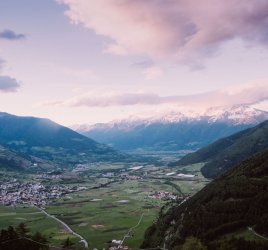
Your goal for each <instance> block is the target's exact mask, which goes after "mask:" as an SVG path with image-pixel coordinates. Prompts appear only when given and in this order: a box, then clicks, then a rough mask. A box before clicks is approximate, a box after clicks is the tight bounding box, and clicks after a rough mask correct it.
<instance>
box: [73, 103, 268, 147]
mask: <svg viewBox="0 0 268 250" xmlns="http://www.w3.org/2000/svg"><path fill="white" fill-rule="evenodd" d="M265 119H268V112H266V111H261V110H258V109H255V108H252V107H250V106H246V105H236V106H232V107H228V108H226V107H220V108H219V107H218V108H210V109H209V110H207V111H206V112H203V113H201V114H197V113H194V112H192V113H188V114H183V113H180V112H177V113H176V112H175V113H170V114H166V115H165V116H162V117H153V118H150V119H137V118H135V117H132V118H130V119H124V120H121V121H113V122H111V123H106V124H103V123H98V124H95V125H89V126H87V125H81V126H73V128H75V129H76V130H77V131H78V132H80V133H82V134H84V135H86V136H88V137H91V138H93V139H95V140H97V141H100V142H102V143H106V144H108V145H111V146H113V147H115V148H116V149H119V150H135V149H140V148H141V149H148V150H174V151H175V150H184V149H186V150H188V149H190V150H197V149H199V148H201V147H204V146H206V145H208V144H210V143H211V142H213V141H215V140H217V139H219V138H223V137H226V136H228V135H231V134H233V133H236V132H238V131H241V130H243V129H246V128H249V127H252V126H254V125H256V124H258V123H260V122H262V121H264V120H265Z"/></svg>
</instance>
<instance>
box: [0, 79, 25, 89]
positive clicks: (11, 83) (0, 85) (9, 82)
mask: <svg viewBox="0 0 268 250" xmlns="http://www.w3.org/2000/svg"><path fill="white" fill-rule="evenodd" d="M19 87H20V85H19V83H18V82H17V80H16V79H14V78H12V77H9V76H0V92H14V91H17V89H18V88H19Z"/></svg>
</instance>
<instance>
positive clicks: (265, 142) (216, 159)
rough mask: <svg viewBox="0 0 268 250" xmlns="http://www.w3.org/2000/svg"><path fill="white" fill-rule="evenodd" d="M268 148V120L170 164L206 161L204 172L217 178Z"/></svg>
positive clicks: (183, 164) (178, 164)
mask: <svg viewBox="0 0 268 250" xmlns="http://www.w3.org/2000/svg"><path fill="white" fill-rule="evenodd" d="M266 148H268V121H265V122H263V123H261V124H259V125H257V126H255V127H253V128H249V129H246V130H243V131H241V132H239V133H236V134H234V135H231V136H229V137H226V138H222V139H220V140H218V141H216V142H214V143H212V144H211V145H209V146H207V147H204V148H202V149H200V150H198V151H196V152H194V153H191V154H188V155H186V156H184V157H183V158H182V159H180V160H179V161H177V162H175V163H172V164H170V165H171V166H185V165H189V164H194V163H199V162H205V163H206V164H205V165H204V166H203V168H202V170H201V171H202V174H203V175H204V176H205V177H207V178H215V177H217V176H220V175H221V174H223V173H225V172H226V171H227V170H228V169H230V168H231V167H232V166H234V165H235V164H238V163H239V162H241V161H242V160H245V159H247V158H248V157H250V156H252V155H253V154H255V153H257V152H260V151H262V150H264V149H266Z"/></svg>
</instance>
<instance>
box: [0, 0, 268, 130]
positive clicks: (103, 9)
mask: <svg viewBox="0 0 268 250" xmlns="http://www.w3.org/2000/svg"><path fill="white" fill-rule="evenodd" d="M267 44H268V1H266V0H255V1H252V0H225V1H223V0H202V5H201V4H200V1H196V0H147V1H144V0H96V1H95V0H42V1H36V0H8V1H6V0H0V111H1V112H8V113H12V114H15V115H23V116H37V117H46V118H50V119H52V120H54V121H56V122H58V123H61V124H63V125H66V126H71V125H74V124H93V123H98V122H108V121H111V120H117V119H123V118H127V117H147V116H154V115H159V114H165V113H168V112H170V111H186V110H189V109H191V110H204V109H206V108H209V107H214V106H229V105H236V104H248V105H253V106H254V107H257V108H260V109H263V110H267V111H268V101H267V100H268V71H267V69H268V47H267Z"/></svg>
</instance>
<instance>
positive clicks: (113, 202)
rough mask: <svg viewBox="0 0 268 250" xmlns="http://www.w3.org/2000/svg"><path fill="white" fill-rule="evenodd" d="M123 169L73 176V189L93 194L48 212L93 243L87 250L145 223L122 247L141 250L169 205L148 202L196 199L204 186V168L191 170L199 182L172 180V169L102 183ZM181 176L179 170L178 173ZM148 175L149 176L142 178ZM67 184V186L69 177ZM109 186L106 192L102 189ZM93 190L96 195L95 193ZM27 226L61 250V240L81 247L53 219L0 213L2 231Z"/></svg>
mask: <svg viewBox="0 0 268 250" xmlns="http://www.w3.org/2000/svg"><path fill="white" fill-rule="evenodd" d="M121 168H122V165H116V166H110V169H108V166H103V167H102V168H101V169H99V170H98V171H96V170H92V171H88V172H85V173H83V174H79V176H77V177H75V176H76V175H70V176H69V177H72V178H71V179H72V185H74V184H75V181H77V184H76V185H77V186H81V185H82V186H85V187H88V188H90V189H88V190H86V191H80V192H75V193H71V194H68V195H66V196H63V197H62V198H60V199H58V200H55V201H54V202H53V203H52V204H51V205H49V206H47V207H46V211H47V212H48V213H49V214H51V215H54V216H56V217H57V218H58V219H60V220H62V221H63V222H65V223H66V224H67V225H69V226H70V227H71V229H72V230H73V231H75V232H76V233H78V234H80V235H81V236H83V237H84V238H85V239H86V240H87V241H88V243H89V248H91V249H92V248H98V249H102V248H106V247H107V246H108V242H110V241H111V240H113V239H116V240H122V239H123V237H124V235H125V234H126V233H127V232H128V230H129V229H130V228H131V227H133V226H135V225H136V224H137V223H138V221H139V220H140V218H141V216H142V215H143V217H142V221H141V223H140V224H139V226H138V227H137V228H135V230H134V231H133V234H132V235H131V236H132V237H128V238H126V240H125V242H124V244H126V245H128V246H129V247H131V248H138V247H139V246H140V244H141V243H142V241H143V236H144V232H145V230H146V229H147V228H148V227H149V226H150V225H151V224H152V223H153V222H154V221H155V220H156V219H157V217H158V214H159V211H160V208H161V207H162V206H163V205H164V204H165V203H166V201H161V200H158V199H154V198H150V197H149V195H150V194H152V193H153V192H155V191H167V192H172V193H177V195H179V196H180V197H182V196H183V195H192V194H194V193H196V192H197V191H198V190H200V189H201V188H202V187H204V185H206V180H205V179H204V178H201V176H200V175H199V173H198V171H199V170H200V166H192V168H191V169H189V170H188V172H191V173H193V174H197V176H198V177H197V178H196V179H195V180H178V179H177V178H175V177H168V176H166V173H168V172H171V171H174V168H173V169H169V168H161V167H154V166H152V167H145V168H144V169H142V170H138V171H130V172H129V170H127V169H125V170H124V171H123V173H126V172H128V173H129V174H132V175H133V174H134V175H136V176H143V177H142V178H141V179H138V180H120V178H118V177H113V178H114V180H115V181H113V182H111V181H112V180H113V178H110V179H109V178H103V177H102V173H103V171H106V170H105V169H108V170H109V171H112V172H113V171H114V173H116V174H117V175H118V174H120V173H118V169H119V170H120V169H121ZM176 171H177V172H180V169H177V170H176ZM144 172H146V175H144ZM94 176H95V177H94ZM64 182H66V183H69V179H68V178H67V176H66V175H65V177H64ZM105 183H108V185H107V186H105V187H98V186H99V185H100V184H105ZM93 187H95V188H94V189H92V188H93ZM20 222H24V223H26V225H27V226H28V227H29V228H30V229H31V231H32V232H36V231H40V232H42V233H43V234H45V235H46V237H47V239H48V240H49V242H50V244H51V245H57V246H59V245H61V244H62V242H63V240H65V239H66V238H67V237H70V238H71V240H72V241H73V242H74V243H75V244H76V246H82V244H81V243H79V239H78V237H75V236H73V235H70V233H68V232H67V231H66V229H64V227H63V226H62V225H61V224H60V223H59V222H57V221H55V220H53V219H52V218H49V217H47V216H46V215H45V214H43V213H42V212H40V211H39V210H37V209H36V208H32V207H25V208H24V207H22V206H21V207H17V208H11V207H3V206H2V207H0V228H6V227H8V226H9V225H12V226H17V225H18V224H19V223H20Z"/></svg>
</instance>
